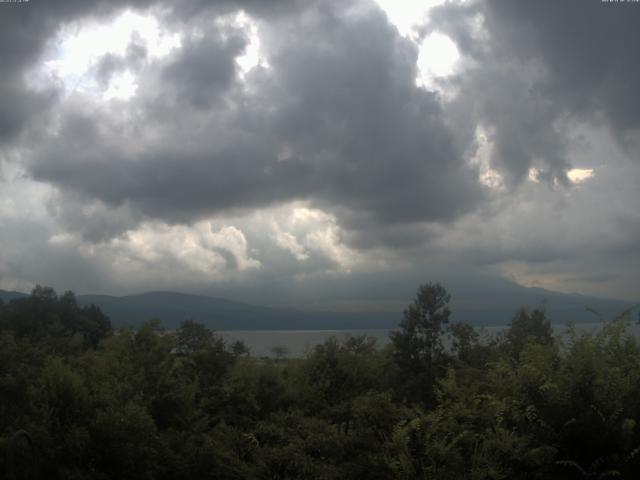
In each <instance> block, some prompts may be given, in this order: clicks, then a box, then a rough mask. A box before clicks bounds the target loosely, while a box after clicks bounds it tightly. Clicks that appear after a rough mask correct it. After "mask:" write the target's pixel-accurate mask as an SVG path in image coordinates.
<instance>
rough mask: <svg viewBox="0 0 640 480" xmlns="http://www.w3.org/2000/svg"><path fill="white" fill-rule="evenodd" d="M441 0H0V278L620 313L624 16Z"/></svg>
mask: <svg viewBox="0 0 640 480" xmlns="http://www.w3.org/2000/svg"><path fill="white" fill-rule="evenodd" d="M440 3H441V2H438V1H429V2H420V1H406V2H405V1H400V0H396V1H392V0H385V1H382V0H379V1H374V0H340V1H337V0H336V1H329V0H319V1H314V0H300V1H295V0H291V1H286V0H283V1H268V0H248V1H234V0H226V1H217V2H212V1H204V0H130V1H126V0H112V1H95V2H93V1H86V0H57V1H55V2H54V1H45V0H41V1H38V0H31V1H29V2H27V3H0V69H1V70H0V72H1V75H0V242H1V245H0V247H1V248H0V288H3V289H18V290H29V289H30V288H31V287H32V286H33V285H34V284H36V283H41V284H47V285H52V286H54V287H55V288H57V289H61V290H64V289H73V290H75V291H77V292H80V293H85V292H94V293H116V294H121V293H133V292H140V291H147V290H156V289H171V290H179V291H185V292H197V293H207V294H212V295H219V296H227V297H234V298H246V299H250V300H254V301H261V302H272V303H278V302H282V303H286V302H296V301H299V302H307V301H309V302H310V301H323V302H349V301H371V300H383V301H384V300H389V301H393V300H395V299H398V298H405V297H406V296H407V294H409V295H410V294H411V292H413V291H415V288H416V287H417V285H418V283H422V282H425V281H437V280H440V281H443V282H445V284H446V283H447V282H451V283H453V284H456V285H465V286H466V287H469V288H472V287H473V286H474V285H486V284H488V283H496V284H499V283H500V282H501V281H505V282H513V281H515V282H517V283H519V284H521V285H525V286H540V287H544V288H549V289H552V290H557V291H562V292H580V293H584V294H593V295H599V296H604V297H614V298H623V299H632V300H637V299H639V298H640V281H639V280H640V92H639V88H640V54H639V51H638V48H639V46H640V3H636V2H611V3H610V2H602V1H601V0H580V1H541V0H536V1H528V2H524V1H517V2H516V1H495V2H493V1H464V2H463V1H460V2H455V1H454V2H449V3H446V4H440ZM501 279H504V280H501Z"/></svg>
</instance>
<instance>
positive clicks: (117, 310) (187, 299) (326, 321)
mask: <svg viewBox="0 0 640 480" xmlns="http://www.w3.org/2000/svg"><path fill="white" fill-rule="evenodd" d="M78 301H79V302H80V303H81V304H91V303H93V304H95V305H98V306H99V307H100V308H101V309H102V310H103V311H104V312H105V313H107V315H109V317H110V318H111V321H112V322H113V324H114V325H123V324H130V325H137V324H139V323H140V322H142V321H143V320H146V319H149V318H159V319H160V320H162V322H163V325H165V326H166V327H167V328H175V327H177V326H178V325H180V322H182V321H183V320H195V321H198V322H202V323H204V324H206V325H208V326H210V327H212V328H214V329H216V330H306V329H329V330H331V329H359V328H390V327H393V326H394V325H395V324H397V319H398V315H397V314H395V313H389V312H375V313H368V312H367V313H351V312H347V313H341V312H308V311H298V310H289V309H276V308H268V307H258V306H254V305H247V304H243V303H238V302H232V301H229V300H222V299H219V298H213V297H207V296H201V295H188V294H182V293H175V292H150V293H143V294H141V295H131V296H126V297H112V296H106V295H81V296H79V297H78Z"/></svg>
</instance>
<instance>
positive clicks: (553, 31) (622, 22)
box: [423, 0, 640, 185]
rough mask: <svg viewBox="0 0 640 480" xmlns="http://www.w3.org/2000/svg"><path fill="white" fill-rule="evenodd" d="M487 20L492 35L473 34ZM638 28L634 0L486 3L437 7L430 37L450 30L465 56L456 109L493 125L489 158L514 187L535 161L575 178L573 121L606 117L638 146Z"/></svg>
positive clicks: (544, 172) (544, 169)
mask: <svg viewBox="0 0 640 480" xmlns="http://www.w3.org/2000/svg"><path fill="white" fill-rule="evenodd" d="M480 18H482V19H483V21H480ZM480 24H482V26H483V28H484V30H485V33H486V35H487V39H486V40H485V39H482V36H481V35H475V36H474V32H475V31H477V30H478V28H477V27H478V25H480ZM639 24H640V8H637V5H635V4H633V3H632V2H628V3H620V4H616V3H608V2H601V1H600V0H588V1H563V2H554V1H536V2H501V1H487V2H477V3H472V4H470V5H454V4H447V5H445V6H442V7H438V8H437V9H435V11H434V13H433V14H432V16H431V19H430V24H429V25H428V27H427V28H426V29H425V30H424V31H423V35H426V34H428V33H429V32H430V31H433V30H441V31H444V32H446V33H447V34H449V35H451V36H452V38H454V39H455V40H456V43H457V45H458V47H459V48H460V50H461V52H462V53H463V54H464V55H465V56H466V59H467V65H466V69H464V71H463V73H462V74H461V75H459V76H458V77H457V78H455V79H453V80H451V81H450V83H451V84H452V85H453V86H455V87H456V88H458V89H459V91H460V95H459V97H458V98H457V100H456V103H457V105H455V104H454V105H451V106H450V107H453V108H452V109H451V110H452V111H453V112H455V111H456V109H460V110H461V111H462V112H463V113H462V116H466V117H467V118H473V119H474V121H472V122H470V124H469V126H470V127H471V128H473V127H474V126H475V125H476V124H482V125H484V126H485V127H490V128H492V140H493V142H494V144H495V149H494V152H493V155H492V158H491V164H492V167H493V168H495V169H497V170H498V171H500V172H501V173H502V174H503V175H505V177H506V181H507V184H508V185H518V184H519V183H520V182H521V181H522V180H523V179H525V178H526V176H527V173H528V171H529V169H530V168H531V167H536V168H538V169H539V170H540V173H541V175H540V179H542V180H548V181H559V182H561V183H564V184H567V183H568V182H567V178H566V171H567V170H568V169H569V168H571V165H570V162H569V161H568V159H567V150H566V148H567V145H568V144H569V143H570V139H569V138H568V137H567V128H566V127H567V125H570V124H571V123H572V122H574V123H580V122H588V123H593V124H601V123H603V120H604V123H605V124H608V125H609V127H610V128H611V130H612V131H613V133H614V135H616V136H618V138H619V139H621V140H624V141H629V143H630V144H633V143H634V138H635V141H636V142H637V137H638V135H637V134H638V127H640V97H639V96H638V95H637V86H638V85H639V84H640V63H639V62H638V61H637V51H636V50H637V49H636V48H635V47H634V45H637V44H638V43H639V41H640V29H638V28H637V26H638V25H639ZM476 33H477V32H476ZM468 60H473V63H468ZM636 145H637V143H636Z"/></svg>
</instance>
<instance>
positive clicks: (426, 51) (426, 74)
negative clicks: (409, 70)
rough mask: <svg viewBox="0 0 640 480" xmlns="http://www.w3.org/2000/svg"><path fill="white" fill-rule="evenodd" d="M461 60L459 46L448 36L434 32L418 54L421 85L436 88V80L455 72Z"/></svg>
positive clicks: (417, 81)
mask: <svg viewBox="0 0 640 480" xmlns="http://www.w3.org/2000/svg"><path fill="white" fill-rule="evenodd" d="M459 60H460V53H459V52H458V47H456V44H455V43H454V42H453V40H451V39H450V38H449V37H448V36H446V35H444V34H442V33H437V32H434V33H432V34H430V35H429V36H427V37H426V38H425V39H424V41H423V42H422V44H421V46H420V53H419V55H418V70H419V72H420V73H419V76H418V78H417V79H416V83H417V84H418V85H419V86H424V87H427V88H435V87H436V80H437V79H438V78H441V77H446V76H449V75H451V74H452V73H454V71H455V66H456V63H457V62H458V61H459Z"/></svg>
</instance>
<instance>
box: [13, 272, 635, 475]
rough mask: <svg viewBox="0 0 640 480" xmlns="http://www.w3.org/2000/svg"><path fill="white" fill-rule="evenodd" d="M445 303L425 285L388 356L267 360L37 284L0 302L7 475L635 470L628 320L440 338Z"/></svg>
mask: <svg viewBox="0 0 640 480" xmlns="http://www.w3.org/2000/svg"><path fill="white" fill-rule="evenodd" d="M449 299H450V297H449V295H448V294H447V293H446V291H445V290H444V288H443V287H441V286H440V285H437V284H435V285H433V284H427V285H425V286H423V287H421V288H420V289H419V290H418V294H417V296H416V300H415V302H414V303H413V304H412V305H410V306H409V308H408V309H407V311H406V312H405V316H404V319H403V320H402V322H401V324H400V330H399V331H398V332H395V333H394V334H393V335H392V342H391V344H390V345H389V346H387V347H385V348H382V349H381V348H378V347H377V346H376V344H375V340H374V339H372V338H368V337H352V338H347V339H345V340H338V339H336V338H329V339H328V340H326V341H325V342H324V343H322V344H320V345H316V346H315V347H314V348H312V349H310V350H309V351H308V352H307V354H306V355H305V356H304V357H303V358H291V357H288V356H286V355H278V356H277V358H273V359H269V358H253V357H251V356H250V355H248V351H247V349H246V347H244V346H243V345H241V344H236V345H227V344H226V343H225V342H224V341H223V339H222V338H221V337H219V336H218V335H216V334H215V333H214V332H212V331H210V330H209V329H207V328H206V327H205V326H203V325H201V324H198V323H195V322H192V321H186V322H184V323H183V324H182V325H181V327H180V328H179V329H178V330H177V331H175V332H170V331H165V330H163V329H162V328H161V325H160V323H159V322H158V321H154V320H150V321H148V322H146V323H144V324H143V325H142V326H141V327H140V328H139V329H137V330H132V329H127V328H124V329H120V330H118V331H115V332H111V330H110V328H107V327H108V323H106V322H105V321H104V320H105V319H106V317H104V315H103V314H102V313H101V312H99V310H97V309H95V308H84V307H79V306H78V305H77V303H76V301H75V297H74V296H73V294H71V293H66V294H63V295H62V296H58V295H56V293H55V292H54V291H53V290H51V289H47V288H44V287H38V288H37V289H35V290H34V292H33V294H32V296H31V297H29V298H27V299H23V300H14V301H11V302H9V303H7V304H3V305H0V472H2V478H7V479H12V480H17V479H109V478H118V479H134V478H135V479H139V478H141V479H145V478H146V479H162V480H164V479H178V480H182V479H184V480H186V479H192V478H198V479H344V478H349V479H363V480H364V479H366V480H375V479H407V480H413V479H432V478H435V479H441V480H447V479H452V480H453V479H478V480H479V479H574V478H575V479H583V478H594V479H595V478H608V477H617V478H622V479H632V478H633V479H635V478H637V474H638V472H639V471H640V461H639V460H640V427H638V424H639V421H640V346H639V345H638V342H637V341H636V338H635V336H634V335H632V334H631V333H630V323H631V321H630V315H629V314H627V315H626V316H624V315H623V316H621V317H620V318H618V319H616V320H614V321H612V322H609V323H606V324H604V325H603V327H602V328H601V329H599V330H598V331H596V332H582V333H578V332H577V330H576V329H575V328H573V327H572V326H569V327H568V329H567V332H566V333H565V334H564V335H563V336H561V337H558V338H554V337H553V336H552V332H551V329H550V322H549V320H548V319H547V318H546V316H545V314H544V312H542V311H539V310H533V311H528V310H522V311H519V312H517V313H516V315H515V317H514V319H513V321H512V322H511V325H510V326H509V327H508V329H507V330H506V331H505V333H504V334H503V335H502V336H500V337H499V338H496V339H493V340H491V341H489V342H483V341H481V339H480V337H479V336H478V334H477V332H476V331H475V330H474V329H473V328H472V327H470V326H469V325H466V324H454V325H451V326H450V327H449V328H448V329H446V330H445V327H446V326H447V323H448V317H449V309H448V302H449ZM445 334H448V335H449V336H450V340H451V341H450V347H449V348H445V347H444V344H443V336H444V335H445ZM276 353H277V352H276Z"/></svg>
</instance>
